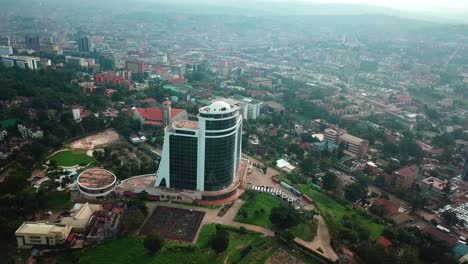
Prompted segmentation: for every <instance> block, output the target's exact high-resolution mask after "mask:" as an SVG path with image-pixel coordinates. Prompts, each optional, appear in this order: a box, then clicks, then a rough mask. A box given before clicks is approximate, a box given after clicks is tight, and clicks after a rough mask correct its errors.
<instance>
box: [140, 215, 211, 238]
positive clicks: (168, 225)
mask: <svg viewBox="0 0 468 264" xmlns="http://www.w3.org/2000/svg"><path fill="white" fill-rule="evenodd" d="M204 216H205V212H202V211H195V210H191V209H190V210H187V209H181V208H171V207H165V206H158V207H156V209H155V210H154V212H153V213H152V215H151V216H150V217H149V218H148V220H147V221H146V223H145V225H144V226H143V228H142V229H141V231H140V233H141V234H145V235H146V234H148V233H151V232H153V231H156V232H158V233H160V234H161V236H163V237H164V238H165V239H168V240H172V241H178V242H186V243H192V241H193V240H194V238H195V235H196V234H197V232H198V229H199V228H200V224H201V222H202V220H203V217H204Z"/></svg>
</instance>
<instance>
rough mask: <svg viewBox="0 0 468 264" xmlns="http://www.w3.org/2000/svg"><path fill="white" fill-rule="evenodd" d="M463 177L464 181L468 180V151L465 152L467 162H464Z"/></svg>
mask: <svg viewBox="0 0 468 264" xmlns="http://www.w3.org/2000/svg"><path fill="white" fill-rule="evenodd" d="M461 178H462V179H463V180H464V181H468V151H467V152H466V154H465V162H464V164H463V172H462V175H461Z"/></svg>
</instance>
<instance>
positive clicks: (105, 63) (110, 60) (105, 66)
mask: <svg viewBox="0 0 468 264" xmlns="http://www.w3.org/2000/svg"><path fill="white" fill-rule="evenodd" d="M114 68H115V59H114V56H113V55H112V54H102V55H100V56H99V69H100V70H101V71H113V70H114Z"/></svg>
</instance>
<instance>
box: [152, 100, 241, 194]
mask: <svg viewBox="0 0 468 264" xmlns="http://www.w3.org/2000/svg"><path fill="white" fill-rule="evenodd" d="M198 119H199V121H198V122H194V121H178V122H174V123H173V124H172V125H170V126H167V127H166V128H165V135H164V145H163V153H162V159H161V163H160V166H159V170H158V173H157V176H156V177H157V178H156V186H158V187H165V188H171V189H179V190H194V191H201V192H216V191H220V190H225V189H227V188H228V187H230V186H231V185H232V184H233V181H234V179H235V177H236V174H237V170H238V168H239V162H240V158H241V151H242V149H241V144H242V116H241V115H240V114H239V110H238V108H237V106H235V105H229V104H228V103H226V102H223V101H217V102H214V103H212V104H211V105H209V106H205V107H202V108H200V110H199V114H198Z"/></svg>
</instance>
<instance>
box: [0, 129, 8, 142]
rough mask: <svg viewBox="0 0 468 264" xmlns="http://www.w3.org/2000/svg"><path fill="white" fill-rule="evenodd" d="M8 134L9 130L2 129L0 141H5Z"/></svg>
mask: <svg viewBox="0 0 468 264" xmlns="http://www.w3.org/2000/svg"><path fill="white" fill-rule="evenodd" d="M7 135H8V132H7V131H6V130H0V141H3V140H4V139H5V137H6V136H7Z"/></svg>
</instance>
